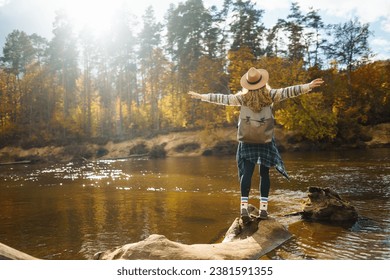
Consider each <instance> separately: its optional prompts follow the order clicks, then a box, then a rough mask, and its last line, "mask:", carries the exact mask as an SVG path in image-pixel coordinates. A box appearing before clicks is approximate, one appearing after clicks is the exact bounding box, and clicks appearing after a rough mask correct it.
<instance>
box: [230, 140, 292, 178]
mask: <svg viewBox="0 0 390 280" xmlns="http://www.w3.org/2000/svg"><path fill="white" fill-rule="evenodd" d="M236 158H237V166H238V173H239V174H238V176H239V178H241V176H242V175H243V174H244V160H248V161H250V162H252V163H254V164H262V165H264V166H266V167H272V166H274V167H275V169H276V170H277V171H279V173H280V174H282V175H283V176H284V177H286V178H287V179H289V177H288V174H287V171H286V169H285V167H284V163H283V160H282V157H281V156H280V154H279V151H278V148H277V147H276V143H275V138H272V141H271V142H270V143H266V144H248V143H243V142H239V143H238V148H237V155H236Z"/></svg>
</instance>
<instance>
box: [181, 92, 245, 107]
mask: <svg viewBox="0 0 390 280" xmlns="http://www.w3.org/2000/svg"><path fill="white" fill-rule="evenodd" d="M188 94H189V95H190V96H191V98H193V99H200V100H202V101H206V102H210V103H215V104H220V105H228V106H241V103H240V100H239V98H238V97H237V95H235V94H222V93H207V94H199V93H197V92H194V91H190V92H188Z"/></svg>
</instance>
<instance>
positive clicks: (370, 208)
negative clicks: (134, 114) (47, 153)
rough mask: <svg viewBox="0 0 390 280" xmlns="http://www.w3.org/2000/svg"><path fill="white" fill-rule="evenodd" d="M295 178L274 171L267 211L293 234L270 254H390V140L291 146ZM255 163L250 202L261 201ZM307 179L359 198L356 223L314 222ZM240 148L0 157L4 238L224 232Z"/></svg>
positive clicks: (46, 243) (76, 251)
mask: <svg viewBox="0 0 390 280" xmlns="http://www.w3.org/2000/svg"><path fill="white" fill-rule="evenodd" d="M282 157H283V159H284V161H285V165H286V168H287V170H288V172H289V175H290V177H291V180H290V181H287V180H286V179H284V178H282V176H280V175H279V174H278V173H277V172H276V171H275V170H271V193H270V201H269V212H270V215H271V216H273V217H275V218H277V219H278V220H279V221H281V222H282V223H283V224H284V225H285V226H286V227H287V228H288V230H289V231H290V232H291V233H292V234H293V236H294V237H293V238H292V239H291V240H290V241H288V242H287V243H285V244H284V245H282V246H281V247H280V248H278V249H277V250H275V251H273V252H271V253H269V254H268V255H267V256H266V257H263V258H266V259H280V258H287V259H295V258H297V259H302V258H303V259H332V260H340V259H363V260H367V259H390V149H374V150H351V151H333V152H310V153H307V152H306V153H284V154H282ZM258 182H259V176H258V171H257V170H256V172H255V175H254V178H253V181H252V191H251V197H250V203H252V204H254V205H255V206H258V199H259V191H258V186H257V185H258ZM309 186H318V187H330V188H332V189H334V190H335V191H337V192H338V193H339V194H340V195H341V196H342V197H343V198H344V199H346V200H348V201H350V202H351V203H352V205H354V206H355V207H356V208H357V210H358V212H359V214H360V216H361V218H360V219H359V221H358V222H357V223H356V224H354V225H352V226H351V225H349V226H340V225H339V226H331V225H324V224H319V223H309V222H304V221H301V220H299V219H298V218H297V217H295V218H286V217H284V215H285V214H288V213H291V212H295V211H300V210H301V208H302V201H303V200H305V199H306V197H307V194H306V191H307V188H308V187H309ZM239 202H240V192H239V186H238V180H237V170H236V162H235V158H234V156H226V157H188V158H166V159H154V160H147V159H129V160H117V161H110V160H107V161H93V162H85V163H81V164H80V163H67V164H52V165H13V166H0V206H1V211H0V242H1V243H4V244H7V245H9V246H11V247H14V248H16V249H19V250H21V251H24V252H26V253H28V254H30V255H33V256H35V257H38V258H44V259H89V258H91V257H92V256H93V255H94V254H95V253H96V252H99V251H102V250H107V249H112V248H114V247H116V246H120V245H123V244H126V243H134V242H138V241H140V240H142V239H144V238H146V237H147V236H149V235H150V234H162V235H165V236H166V237H167V238H168V239H170V240H173V241H177V242H182V243H185V244H194V243H213V242H217V241H219V240H220V239H221V238H222V237H223V234H224V233H225V232H226V230H227V229H228V228H229V226H230V225H231V223H232V222H233V220H234V219H235V218H236V217H237V216H238V215H239Z"/></svg>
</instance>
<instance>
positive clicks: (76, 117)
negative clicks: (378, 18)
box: [0, 0, 390, 147]
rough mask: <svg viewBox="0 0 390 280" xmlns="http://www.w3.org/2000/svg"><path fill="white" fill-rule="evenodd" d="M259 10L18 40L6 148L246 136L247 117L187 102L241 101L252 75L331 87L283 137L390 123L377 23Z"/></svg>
mask: <svg viewBox="0 0 390 280" xmlns="http://www.w3.org/2000/svg"><path fill="white" fill-rule="evenodd" d="M263 16H264V11H263V10H259V9H257V8H256V6H255V5H254V3H253V2H252V1H245V0H244V1H243V0H225V2H224V5H223V6H222V7H221V8H220V9H218V8H216V7H212V8H210V9H206V8H205V7H204V5H203V2H202V0H187V1H185V2H184V1H183V2H182V3H180V4H178V5H171V6H170V8H169V9H168V10H167V11H166V14H165V18H164V20H163V22H158V21H157V20H156V17H155V16H154V10H153V8H152V7H149V8H148V9H147V10H146V11H145V13H144V15H140V16H138V15H136V16H135V15H132V14H131V12H130V11H129V10H127V9H121V10H120V11H118V14H117V16H116V17H115V20H113V22H112V23H111V30H110V36H109V37H107V36H105V37H100V36H98V35H95V34H94V33H93V32H89V30H87V29H81V30H77V28H76V27H75V26H73V25H72V22H71V20H70V19H69V17H68V15H67V14H66V13H64V12H63V11H57V14H56V18H55V21H54V22H53V29H52V31H53V37H52V38H51V39H50V40H48V39H47V38H44V37H41V36H39V35H38V34H26V33H25V32H24V31H22V30H14V31H13V32H11V33H10V34H8V36H7V37H6V40H5V44H4V46H3V48H2V53H0V147H3V146H7V145H21V146H23V147H33V146H45V145H48V144H55V145H65V144H68V143H71V142H73V141H87V142H100V141H107V140H116V141H120V140H124V139H131V138H133V137H137V136H143V137H150V136H153V135H155V134H158V133H165V132H169V131H179V130H185V129H212V128H217V127H223V126H235V125H236V121H237V113H238V110H237V108H234V107H223V106H217V105H213V104H207V103H201V102H198V101H195V100H192V99H190V98H189V97H188V94H187V92H188V91H190V90H192V91H197V92H199V93H208V92H220V93H225V94H234V93H236V92H237V91H239V90H240V83H239V80H240V77H241V76H242V75H243V74H244V73H245V72H246V71H247V69H248V68H249V67H251V66H255V67H257V68H265V69H267V70H268V72H269V73H270V81H269V84H270V86H271V87H273V88H280V87H286V86H290V85H294V84H302V83H307V82H309V81H311V80H312V79H314V78H318V77H322V78H323V79H324V80H325V85H324V86H323V87H321V88H320V89H318V90H316V91H315V92H312V93H310V94H307V95H304V96H301V97H298V98H295V99H290V100H287V101H284V102H281V103H278V104H275V107H274V108H275V118H276V122H277V124H278V125H279V126H283V127H284V128H285V129H288V130H295V131H297V132H298V133H299V135H301V138H302V139H306V140H308V141H313V142H332V141H336V140H338V141H340V140H341V141H344V142H354V141H358V140H359V137H363V136H362V135H361V134H360V128H361V127H362V126H367V125H375V124H380V123H384V122H390V114H389V112H390V100H389V99H390V62H389V61H378V60H376V59H375V54H374V53H372V51H371V49H370V41H371V40H372V38H373V36H374V34H372V32H371V31H370V26H369V25H368V24H363V23H361V22H359V20H358V19H356V18H353V19H348V20H346V21H345V22H342V23H339V24H327V23H326V22H323V20H322V18H321V16H320V13H319V11H318V10H316V9H315V7H313V8H312V9H311V10H310V11H309V12H308V13H303V12H302V10H301V9H300V7H299V6H298V4H296V3H293V4H292V5H291V8H290V13H289V15H288V16H287V17H286V18H281V19H279V20H278V21H277V23H276V24H275V25H274V26H267V27H266V26H265V25H264V23H263V21H262V19H263Z"/></svg>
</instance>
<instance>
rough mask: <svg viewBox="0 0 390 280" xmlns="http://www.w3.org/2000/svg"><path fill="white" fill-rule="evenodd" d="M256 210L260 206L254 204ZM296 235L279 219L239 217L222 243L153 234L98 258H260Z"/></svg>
mask: <svg viewBox="0 0 390 280" xmlns="http://www.w3.org/2000/svg"><path fill="white" fill-rule="evenodd" d="M252 209H254V211H257V213H258V210H257V209H256V208H255V207H253V206H252ZM291 237H292V235H291V234H290V233H289V232H288V231H287V230H286V229H285V227H284V226H283V225H281V224H280V223H279V222H277V221H276V220H275V219H272V218H270V219H268V220H263V221H259V220H252V221H251V222H250V223H249V224H247V225H245V226H242V224H241V223H240V221H239V218H236V219H235V221H234V222H233V224H232V225H231V226H230V228H229V230H228V231H227V233H226V235H225V239H224V240H223V241H222V243H216V244H193V245H186V244H181V243H178V242H174V241H171V240H169V239H167V238H166V237H165V236H163V235H156V234H153V235H150V236H149V237H148V238H146V239H145V240H143V241H140V242H137V243H132V244H126V245H124V246H121V247H118V248H115V249H112V250H108V251H105V252H99V253H97V254H95V256H94V259H96V260H97V259H99V260H116V259H126V260H135V259H138V260H139V259H144V260H145V259H147V260H247V259H258V258H260V257H261V256H263V255H265V254H267V253H268V252H270V251H272V250H274V249H275V248H277V247H278V246H280V245H281V244H283V243H284V242H286V241H287V240H289V239H290V238H291Z"/></svg>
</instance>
